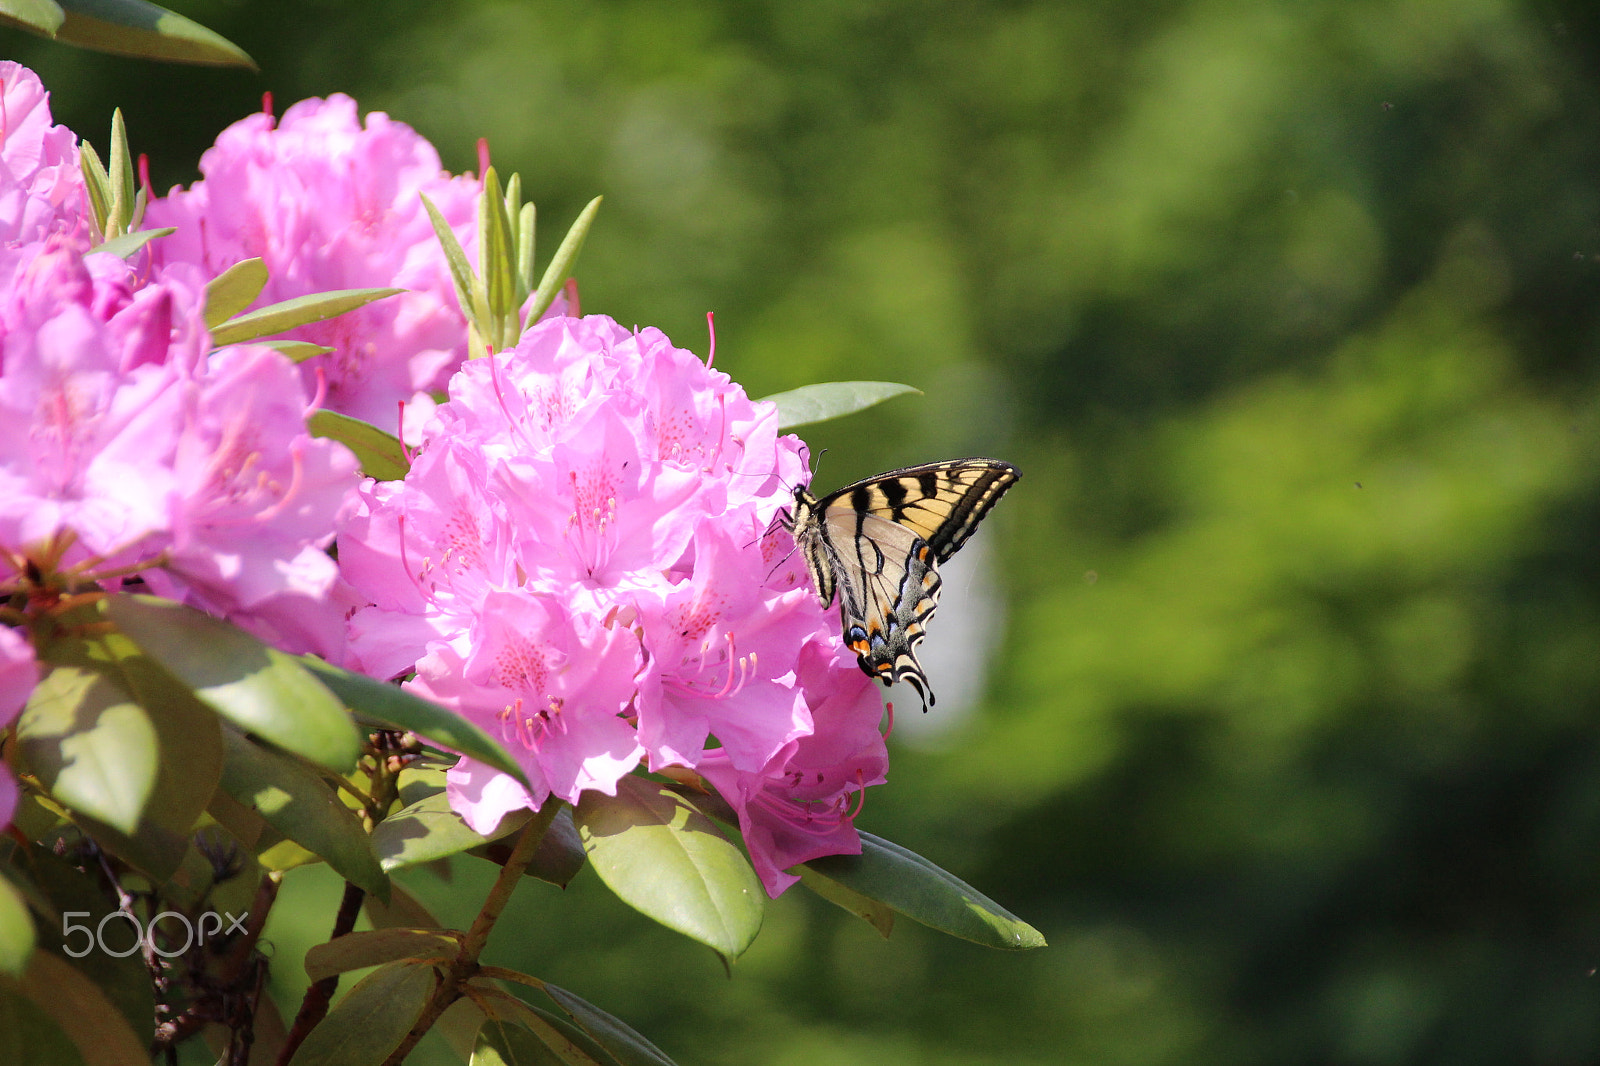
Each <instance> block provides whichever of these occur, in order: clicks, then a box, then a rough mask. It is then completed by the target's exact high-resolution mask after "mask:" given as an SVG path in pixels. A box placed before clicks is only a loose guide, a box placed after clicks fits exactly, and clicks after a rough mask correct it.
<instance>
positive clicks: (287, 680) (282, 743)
mask: <svg viewBox="0 0 1600 1066" xmlns="http://www.w3.org/2000/svg"><path fill="white" fill-rule="evenodd" d="M105 608H106V614H107V615H108V617H110V618H111V620H112V621H113V622H115V623H116V624H117V627H118V628H119V629H120V630H121V631H122V632H123V633H125V634H126V635H127V636H128V637H129V638H131V639H132V640H133V641H134V642H135V643H136V644H138V645H139V647H140V649H142V650H143V651H144V652H145V654H147V655H149V656H150V658H152V659H154V660H155V661H156V662H157V663H159V664H160V665H161V666H162V667H164V668H165V669H166V670H167V672H168V673H170V674H172V675H173V676H174V677H176V678H177V679H178V680H180V681H182V682H183V683H184V684H186V685H188V686H189V687H190V688H191V689H193V690H194V693H195V695H196V696H198V697H199V699H200V701H201V702H202V703H204V704H206V705H207V706H208V707H210V708H212V709H213V710H215V711H216V712H217V713H218V714H220V715H222V717H224V718H226V719H228V720H229V721H231V722H233V723H234V724H235V725H237V726H239V727H240V728H241V729H246V730H249V731H250V732H252V733H255V734H257V735H258V736H261V737H263V738H265V739H267V740H270V741H271V742H272V743H274V744H276V745H277V746H278V747H280V748H283V749H285V750H286V751H292V752H294V753H295V754H297V755H303V756H305V757H306V758H308V759H310V760H312V761H313V762H316V763H320V764H321V765H323V766H326V767H328V768H329V769H331V770H335V771H337V772H339V773H346V772H348V771H349V770H350V769H351V768H352V767H353V766H354V765H355V761H356V756H357V755H358V754H359V753H360V751H361V735H360V734H359V733H358V732H357V731H356V728H355V725H354V724H353V723H352V722H351V721H350V718H349V716H348V715H346V714H345V712H344V708H343V707H342V706H341V705H340V703H339V701H338V700H337V699H335V698H334V696H333V695H332V693H330V692H329V691H328V690H327V689H326V688H324V687H323V686H322V685H320V684H319V683H318V682H317V681H316V679H315V678H313V677H312V675H311V674H309V673H308V672H307V671H306V670H305V669H304V668H303V667H302V666H301V665H300V662H299V660H298V659H296V658H295V657H294V656H292V655H287V654H285V653H284V652H281V651H278V650H277V649H276V648H272V647H269V646H268V645H266V644H264V643H262V642H261V641H259V640H257V639H256V638H255V637H252V636H251V635H249V634H248V633H245V632H244V631H243V630H241V629H238V628H236V627H234V626H231V625H229V624H228V623H226V622H223V621H220V620H218V619H215V618H212V617H210V616H208V615H205V614H202V613H200V612H199V611H196V610H194V609H192V608H189V607H184V606H181V605H179V604H176V603H172V602H170V601H167V600H159V599H156V598H154V597H150V596H128V595H117V596H109V597H107V599H106V603H105Z"/></svg>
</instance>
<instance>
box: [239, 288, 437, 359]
mask: <svg viewBox="0 0 1600 1066" xmlns="http://www.w3.org/2000/svg"><path fill="white" fill-rule="evenodd" d="M402 292H405V290H404V289H336V290H334V291H332V292H317V293H312V294H311V295H309V296H297V297H295V298H294V299H292V300H284V301H283V302H282V303H275V304H270V305H268V306H267V307H263V308H260V309H258V310H255V311H251V312H250V313H249V314H247V315H240V316H239V317H238V318H230V319H229V320H228V321H226V322H224V323H223V324H222V325H220V326H218V327H216V328H215V329H213V330H212V331H211V343H212V344H215V345H216V346H217V347H219V348H220V347H222V346H223V345H225V344H243V343H244V342H245V341H253V340H255V339H256V338H257V337H270V336H272V335H273V334H274V333H282V332H284V331H285V330H291V329H294V328H295V327H296V326H304V325H306V324H307V323H310V322H321V321H322V320H323V319H327V318H335V317H337V316H339V315H342V314H344V313H345V312H346V311H354V310H355V309H356V308H358V307H364V306H365V305H367V304H369V303H372V302H373V301H374V300H382V299H384V298H385V297H387V296H394V295H397V294H398V293H402Z"/></svg>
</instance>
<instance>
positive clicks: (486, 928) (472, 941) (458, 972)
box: [383, 796, 562, 1066]
mask: <svg viewBox="0 0 1600 1066" xmlns="http://www.w3.org/2000/svg"><path fill="white" fill-rule="evenodd" d="M561 806H562V805H561V803H560V802H558V801H557V800H556V799H555V797H554V796H552V797H550V798H549V799H547V800H546V801H545V803H544V806H543V807H541V808H540V809H539V811H538V813H536V814H535V815H534V816H533V819H532V820H531V821H529V822H528V824H527V825H526V826H524V827H523V829H522V835H521V836H519V837H518V838H517V844H516V847H514V848H512V849H511V856H510V857H509V858H508V859H506V864H505V867H504V868H503V869H502V870H501V871H500V876H499V877H498V878H496V879H495V883H494V887H493V888H491V889H490V890H489V895H488V897H487V898H485V899H484V901H483V909H482V910H480V911H479V912H478V916H477V917H476V918H474V919H473V920H472V928H471V929H468V930H467V935H466V938H465V939H464V940H462V941H461V948H460V950H458V951H457V952H456V956H455V958H454V959H452V960H450V966H449V968H448V969H447V970H445V971H444V973H443V974H442V975H441V977H442V980H441V981H440V982H439V987H438V988H436V989H434V992H433V998H432V999H430V1000H429V1001H428V1005H427V1006H426V1007H424V1008H423V1010H422V1013H421V1014H420V1015H418V1016H417V1021H416V1024H415V1025H413V1026H412V1027H411V1031H410V1032H408V1033H407V1034H406V1037H405V1039H404V1040H402V1041H400V1044H399V1046H398V1047H396V1048H395V1049H394V1051H393V1052H392V1053H390V1055H389V1057H388V1058H387V1059H384V1060H383V1066H399V1064H400V1063H401V1062H404V1061H405V1057H406V1056H407V1055H409V1054H411V1049H412V1048H414V1047H416V1046H417V1041H419V1040H421V1039H422V1037H423V1034H425V1033H426V1032H427V1031H428V1030H429V1029H430V1028H432V1027H433V1023H434V1022H436V1021H438V1020H439V1016H440V1015H441V1014H443V1013H444V1012H445V1011H446V1010H447V1009H449V1007H450V1005H451V1004H452V1003H454V1002H455V1001H456V1000H458V999H460V998H461V994H462V993H461V989H462V987H463V986H464V985H465V984H466V983H467V982H468V981H469V980H471V979H472V978H473V977H474V976H476V975H477V972H478V956H479V955H480V954H482V953H483V949H484V946H485V945H486V944H488V942H489V933H490V932H491V931H492V930H493V929H494V923H495V922H496V921H498V920H499V918H500V913H501V912H502V911H504V910H505V909H506V904H507V903H508V902H510V900H511V893H512V891H513V890H514V889H515V888H516V887H517V882H518V881H520V880H521V879H522V872H523V871H524V870H526V869H527V868H528V863H529V862H531V861H533V853H534V852H535V851H537V850H538V848H539V842H540V841H541V840H543V839H544V834H545V830H547V829H549V828H550V823H551V822H553V821H555V817H556V813H557V812H558V811H560V810H561Z"/></svg>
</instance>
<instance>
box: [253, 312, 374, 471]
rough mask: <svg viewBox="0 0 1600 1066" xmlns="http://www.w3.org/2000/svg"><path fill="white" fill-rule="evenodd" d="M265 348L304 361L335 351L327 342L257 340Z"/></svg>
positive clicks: (295, 360) (293, 359)
mask: <svg viewBox="0 0 1600 1066" xmlns="http://www.w3.org/2000/svg"><path fill="white" fill-rule="evenodd" d="M255 343H256V344H259V345H261V347H263V348H271V349H272V350H273V351H275V352H277V353H279V354H280V355H284V356H287V357H288V358H289V359H290V360H291V361H293V362H296V363H303V362H305V361H306V360H307V359H314V358H316V357H317V356H319V355H327V354H328V353H329V352H331V351H333V349H332V348H330V347H328V346H327V345H326V344H312V343H311V342H310V341H290V340H281V339H280V340H269V341H256V342H255ZM352 450H353V449H352Z"/></svg>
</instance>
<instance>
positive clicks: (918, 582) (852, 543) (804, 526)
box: [789, 459, 1021, 704]
mask: <svg viewBox="0 0 1600 1066" xmlns="http://www.w3.org/2000/svg"><path fill="white" fill-rule="evenodd" d="M1020 476H1021V475H1020V474H1019V473H1018V471H1017V469H1016V468H1015V467H1013V466H1011V465H1010V464H1009V463H1003V462H1000V461H999V460H998V459H953V460H950V461H948V462H943V463H929V464H927V465H926V466H912V467H906V468H904V469H901V470H891V471H889V472H888V473H886V474H879V475H878V476H877V477H873V478H867V479H866V480H864V481H858V482H856V483H855V484H853V485H847V486H845V487H844V488H842V489H840V490H839V491H838V492H835V493H831V494H830V495H828V496H826V497H824V498H823V499H821V500H818V499H816V498H815V497H813V496H812V495H811V494H810V493H808V492H806V491H805V490H804V489H799V490H796V492H795V507H794V511H793V513H792V515H791V516H790V519H789V526H790V528H791V529H792V530H793V531H794V534H795V540H796V542H797V544H798V545H799V547H800V549H801V551H802V552H803V553H804V555H805V559H806V565H807V567H808V568H809V569H810V571H811V578H812V583H813V584H814V585H815V587H816V590H817V595H818V597H819V598H820V599H821V600H822V603H823V606H828V605H829V604H831V603H832V602H833V598H834V594H835V591H837V593H838V596H839V614H840V618H841V621H842V623H843V631H844V639H845V643H847V644H848V645H849V646H850V648H851V650H852V651H854V652H855V653H856V658H857V661H859V662H860V664H861V669H862V670H863V671H865V672H866V673H867V675H868V676H870V677H876V678H879V679H881V680H882V681H883V682H884V683H885V684H893V683H894V682H896V681H907V682H909V683H910V684H911V685H912V686H913V687H914V688H916V690H917V693H918V695H920V696H921V697H922V698H923V700H924V702H925V704H931V703H933V702H934V700H933V694H932V692H931V691H930V689H929V688H928V683H927V680H928V679H927V675H926V674H924V673H923V671H922V665H921V664H920V663H919V662H918V661H917V654H916V645H917V644H918V643H920V642H921V640H922V638H923V636H924V635H925V634H926V632H927V624H928V620H929V619H930V618H932V617H933V612H934V609H935V608H936V607H937V606H938V604H939V586H940V578H939V570H938V564H939V563H941V562H943V561H944V560H946V559H948V558H950V556H952V555H954V554H955V552H956V550H957V549H958V548H960V547H961V545H963V544H965V543H966V541H967V538H968V537H970V536H971V535H972V531H973V530H974V529H976V528H977V525H978V523H979V522H980V521H981V520H982V519H983V516H984V515H985V514H987V513H988V511H989V509H990V508H991V507H993V506H994V504H995V501H996V500H998V499H999V498H1000V497H1001V496H1002V495H1003V494H1004V493H1005V491H1006V490H1007V489H1009V488H1010V487H1011V486H1012V485H1013V484H1014V483H1015V482H1016V480H1017V478H1018V477H1020Z"/></svg>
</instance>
